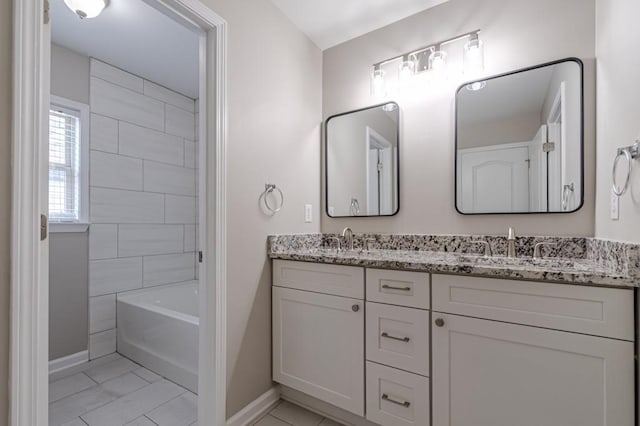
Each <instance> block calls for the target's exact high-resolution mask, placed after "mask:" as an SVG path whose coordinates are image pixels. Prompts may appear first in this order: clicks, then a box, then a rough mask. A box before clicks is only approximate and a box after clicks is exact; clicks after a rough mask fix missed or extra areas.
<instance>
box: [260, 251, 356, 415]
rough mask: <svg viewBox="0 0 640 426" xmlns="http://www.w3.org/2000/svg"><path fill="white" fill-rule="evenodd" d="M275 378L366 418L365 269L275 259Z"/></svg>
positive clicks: (273, 300)
mask: <svg viewBox="0 0 640 426" xmlns="http://www.w3.org/2000/svg"><path fill="white" fill-rule="evenodd" d="M273 285H274V287H273V289H272V291H273V298H272V304H273V312H272V314H273V380H275V381H276V382H278V383H282V384H284V385H286V386H289V387H291V388H293V389H296V390H299V391H301V392H304V393H306V394H308V395H311V396H313V397H315V398H318V399H320V400H322V401H325V402H328V403H330V404H333V405H335V406H337V407H340V408H343V409H345V410H347V411H350V412H352V413H355V414H357V415H359V416H364V414H365V411H364V372H365V365H364V315H365V309H364V301H363V299H364V269H363V268H356V267H348V266H334V265H320V264H314V263H304V262H290V261H280V260H275V261H274V262H273Z"/></svg>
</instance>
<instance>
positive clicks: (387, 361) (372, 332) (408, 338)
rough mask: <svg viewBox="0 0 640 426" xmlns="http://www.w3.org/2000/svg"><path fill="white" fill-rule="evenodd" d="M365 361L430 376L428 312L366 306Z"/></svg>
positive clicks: (375, 304) (372, 304)
mask: <svg viewBox="0 0 640 426" xmlns="http://www.w3.org/2000/svg"><path fill="white" fill-rule="evenodd" d="M366 306H367V309H366V334H365V335H366V342H367V343H366V346H367V360H369V361H375V362H377V363H380V364H384V365H389V366H391V367H396V368H400V369H402V370H407V371H411V372H413V373H417V374H421V375H423V376H428V375H429V326H430V321H429V311H424V310H421V309H412V308H403V307H399V306H391V305H382V304H380V303H372V302H367V305H366Z"/></svg>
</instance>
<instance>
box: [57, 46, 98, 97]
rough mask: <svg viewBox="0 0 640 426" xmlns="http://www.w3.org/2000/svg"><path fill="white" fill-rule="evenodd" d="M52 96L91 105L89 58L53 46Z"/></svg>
mask: <svg viewBox="0 0 640 426" xmlns="http://www.w3.org/2000/svg"><path fill="white" fill-rule="evenodd" d="M51 94H53V95H57V96H62V97H64V98H67V99H71V100H72V101H76V102H81V103H83V104H87V105H88V104H89V57H88V56H84V55H81V54H79V53H76V52H74V51H72V50H69V49H67V48H64V47H62V46H58V45H57V44H52V45H51Z"/></svg>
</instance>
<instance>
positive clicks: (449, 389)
mask: <svg viewBox="0 0 640 426" xmlns="http://www.w3.org/2000/svg"><path fill="white" fill-rule="evenodd" d="M282 238H283V237H272V239H271V241H270V249H269V254H270V257H271V258H273V259H274V260H273V265H272V266H273V379H274V381H276V382H278V383H281V384H283V385H285V386H287V387H289V388H292V389H295V390H297V391H300V392H303V393H304V394H306V395H309V396H311V397H314V398H315V399H317V400H319V401H323V402H326V403H328V404H331V405H332V406H334V407H339V408H341V409H343V410H346V411H348V412H350V413H353V414H355V415H357V416H360V417H363V418H366V419H367V420H368V421H370V422H372V423H374V424H379V425H383V426H399V425H421V426H426V425H429V424H433V425H434V426H448V425H474V426H496V425H519V426H521V425H532V426H533V425H567V426H569V425H580V426H591V425H593V426H596V425H600V426H602V425H620V426H623V425H628V426H631V425H634V424H635V377H634V375H635V343H634V342H635V334H636V331H635V317H634V310H635V303H634V301H635V286H636V284H635V283H636V278H635V275H634V274H635V272H634V271H632V270H631V269H627V271H626V272H623V271H614V270H610V269H607V268H608V267H607V265H604V264H603V263H601V262H599V261H598V259H596V257H597V249H594V248H593V247H592V246H597V242H595V241H593V242H589V241H586V240H585V241H584V242H583V243H584V244H583V243H582V242H576V241H572V242H569V241H570V239H567V240H566V241H564V242H562V241H561V242H560V244H559V245H560V246H561V247H564V248H565V249H566V250H565V252H564V253H563V252H562V250H563V249H562V248H561V249H559V252H557V253H556V254H559V255H564V256H565V257H562V258H556V259H545V260H538V261H534V260H532V259H531V258H522V257H521V258H518V259H506V258H500V257H495V258H488V257H483V256H478V255H474V254H468V253H463V251H465V250H467V248H468V247H470V245H468V244H461V245H460V244H457V245H456V247H457V249H458V252H457V253H450V252H444V251H429V250H415V249H416V247H412V248H411V250H403V249H402V248H403V247H395V248H394V249H391V250H389V249H386V250H381V249H377V250H376V249H374V250H368V251H358V250H353V251H341V252H339V251H337V250H335V249H328V248H327V247H328V244H330V241H331V238H335V237H326V236H320V237H317V238H318V241H316V244H317V245H314V243H313V242H310V241H309V239H308V236H306V237H305V236H292V237H288V238H289V239H288V240H287V243H283V242H282ZM305 238H307V239H306V240H305ZM373 238H374V239H375V240H376V241H377V242H378V246H384V243H381V242H380V237H379V236H377V237H375V236H374V237H373ZM435 238H437V237H435ZM292 241H294V242H293V243H291V242H292ZM493 243H494V244H493V245H499V243H496V242H493ZM574 243H575V244H574ZM411 244H415V242H412V243H411ZM446 244H449V243H445V245H446ZM581 244H583V245H582V246H581ZM451 247H452V246H450V247H449V248H450V249H451ZM576 247H578V248H576ZM579 247H582V249H583V250H582V251H581V249H580V248H579ZM387 248H388V247H387ZM404 248H407V247H404ZM423 248H426V247H423ZM528 249H529V246H528V245H527V244H523V243H522V242H521V241H519V250H520V252H521V254H522V252H523V251H526V250H528ZM572 251H573V254H574V255H576V256H584V257H582V258H578V259H575V258H574V259H571V258H568V257H566V256H567V255H568V254H569V252H572ZM629 252H631V251H629ZM529 255H530V254H529ZM362 424H367V423H362Z"/></svg>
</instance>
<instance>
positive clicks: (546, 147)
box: [542, 142, 556, 152]
mask: <svg viewBox="0 0 640 426" xmlns="http://www.w3.org/2000/svg"><path fill="white" fill-rule="evenodd" d="M555 150H556V144H555V142H547V143H543V144H542V152H551V151H555Z"/></svg>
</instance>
